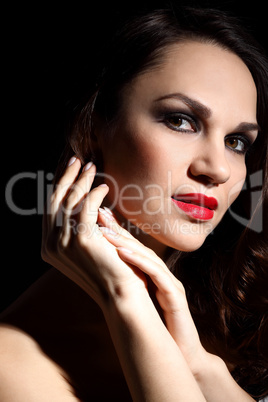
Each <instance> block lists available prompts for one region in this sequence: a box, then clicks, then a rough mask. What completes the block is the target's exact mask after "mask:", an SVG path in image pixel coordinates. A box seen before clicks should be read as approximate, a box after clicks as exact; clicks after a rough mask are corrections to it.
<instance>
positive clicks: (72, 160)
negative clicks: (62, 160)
mask: <svg viewBox="0 0 268 402" xmlns="http://www.w3.org/2000/svg"><path fill="white" fill-rule="evenodd" d="M76 159H77V158H76V157H75V156H72V157H71V159H70V160H69V163H68V166H71V165H73V164H74V162H75V161H76Z"/></svg>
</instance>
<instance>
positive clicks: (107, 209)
mask: <svg viewBox="0 0 268 402" xmlns="http://www.w3.org/2000/svg"><path fill="white" fill-rule="evenodd" d="M103 208H104V209H105V211H106V212H108V214H110V215H111V216H112V217H114V216H113V213H112V211H111V210H110V209H109V208H107V207H103Z"/></svg>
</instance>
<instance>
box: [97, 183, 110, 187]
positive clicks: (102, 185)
mask: <svg viewBox="0 0 268 402" xmlns="http://www.w3.org/2000/svg"><path fill="white" fill-rule="evenodd" d="M99 187H108V186H107V184H105V183H103V184H100V185H99Z"/></svg>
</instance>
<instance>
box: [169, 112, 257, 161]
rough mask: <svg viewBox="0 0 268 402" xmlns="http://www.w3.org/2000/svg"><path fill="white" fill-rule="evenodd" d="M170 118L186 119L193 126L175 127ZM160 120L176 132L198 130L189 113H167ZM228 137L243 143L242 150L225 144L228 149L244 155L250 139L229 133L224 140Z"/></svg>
mask: <svg viewBox="0 0 268 402" xmlns="http://www.w3.org/2000/svg"><path fill="white" fill-rule="evenodd" d="M171 119H178V120H182V121H186V122H187V123H189V124H190V125H191V126H192V127H193V128H192V129H189V130H187V129H183V128H179V127H176V126H175V125H174V124H172V123H171V122H170V121H171ZM162 121H163V123H164V124H165V125H166V126H167V127H168V128H169V129H171V130H174V131H178V132H181V133H194V132H196V131H198V130H199V124H198V122H197V121H196V120H195V118H194V117H191V116H189V115H186V114H184V113H167V114H165V115H164V116H163V119H162ZM230 139H233V140H238V141H239V142H240V143H241V142H242V143H243V150H238V149H234V148H232V147H229V146H227V145H226V147H227V148H228V149H230V150H231V151H232V152H235V153H236V154H239V155H245V154H246V153H247V152H248V150H249V148H250V146H251V141H250V140H249V139H248V138H247V136H246V135H242V134H240V135H239V134H231V135H229V136H227V137H225V139H224V140H225V141H226V140H230Z"/></svg>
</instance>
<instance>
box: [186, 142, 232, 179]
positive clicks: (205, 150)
mask: <svg viewBox="0 0 268 402" xmlns="http://www.w3.org/2000/svg"><path fill="white" fill-rule="evenodd" d="M189 170H190V173H191V175H192V176H194V177H195V178H198V179H199V180H200V181H203V182H204V181H206V182H208V183H210V184H222V183H225V182H226V181H227V180H228V179H229V178H230V174H231V170H230V165H229V163H228V161H227V159H226V147H225V144H224V143H221V142H218V141H215V140H214V141H211V140H208V139H207V140H206V141H204V142H203V143H202V144H200V143H199V145H198V149H197V150H196V154H195V156H194V158H193V160H192V162H191V164H190V168H189Z"/></svg>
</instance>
